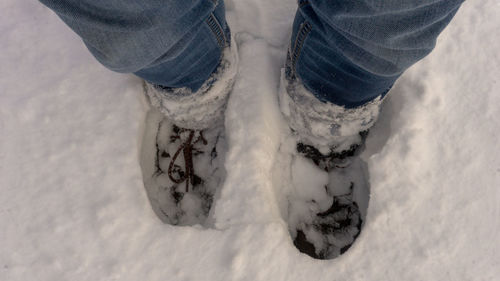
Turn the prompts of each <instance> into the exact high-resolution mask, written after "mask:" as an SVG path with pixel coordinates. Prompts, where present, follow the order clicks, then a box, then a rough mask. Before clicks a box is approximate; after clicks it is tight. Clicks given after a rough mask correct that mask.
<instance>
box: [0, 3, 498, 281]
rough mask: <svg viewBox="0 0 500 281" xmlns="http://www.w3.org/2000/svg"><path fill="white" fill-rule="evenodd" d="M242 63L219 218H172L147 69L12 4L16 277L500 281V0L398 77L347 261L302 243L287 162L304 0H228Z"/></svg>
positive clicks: (3, 35) (38, 11) (6, 133)
mask: <svg viewBox="0 0 500 281" xmlns="http://www.w3.org/2000/svg"><path fill="white" fill-rule="evenodd" d="M227 8H228V21H229V22H230V24H231V27H232V29H233V31H234V32H236V33H237V34H238V35H237V37H236V40H237V42H238V45H239V54H240V70H239V71H240V72H239V75H238V77H237V80H236V84H235V86H234V90H233V93H232V96H231V98H230V101H229V107H228V110H227V114H226V127H227V134H228V144H229V150H228V152H227V156H226V164H225V166H226V169H227V178H226V182H225V184H224V186H223V187H222V190H221V193H220V196H219V198H217V200H216V202H215V206H214V208H215V209H214V212H213V219H214V221H215V222H214V224H213V227H212V228H203V227H201V226H195V227H174V226H170V225H164V224H162V223H160V221H159V220H158V219H157V218H156V216H155V215H154V213H153V211H152V210H151V207H150V205H149V202H148V200H147V197H146V194H145V191H144V188H143V185H142V178H141V172H140V167H139V160H138V159H139V147H140V139H141V134H142V129H143V121H144V117H145V112H146V111H145V108H144V107H143V105H142V87H141V81H140V80H139V79H137V78H135V77H133V76H131V75H123V74H116V73H113V72H110V71H108V70H106V69H105V68H104V67H102V66H101V65H99V64H98V63H97V62H96V61H95V60H94V59H93V58H92V57H91V55H90V54H89V53H88V52H87V50H86V49H85V47H84V45H83V44H82V43H81V42H80V40H79V38H78V37H77V36H76V35H75V34H73V33H72V32H71V31H70V30H69V29H68V28H67V27H66V26H65V25H63V23H62V22H61V21H60V20H59V19H58V18H57V17H56V16H55V15H54V14H53V13H52V12H51V11H50V10H48V9H47V8H45V7H43V6H42V5H41V4H39V3H37V2H35V1H30V2H28V1H15V0H3V1H1V3H0V10H1V11H2V17H1V19H0V131H1V137H0V194H1V195H0V280H2V281H3V280H5V281H11V280H12V281H14V280H16V281H17V280H23V281H28V280H29V281H31V280H37V281H54V280H72V281H77V280H82V281H83V280H135V281H136V280H287V281H288V280H290V281H294V280H499V279H498V278H500V277H499V276H500V238H499V237H500V231H499V230H500V207H499V204H500V189H499V188H500V160H499V158H500V145H499V143H500V121H499V119H498V116H500V95H499V92H500V91H499V87H500V37H499V36H498V32H499V30H500V20H499V17H498V16H499V15H500V4H499V3H498V1H497V0H482V1H467V2H466V3H465V4H464V5H463V7H462V8H461V10H460V11H459V12H458V14H457V16H456V17H455V19H454V20H453V21H452V23H451V24H450V26H449V27H448V29H447V30H446V31H445V32H444V33H443V34H442V35H441V36H440V38H439V40H438V45H437V48H436V49H435V51H434V52H433V53H432V54H431V55H430V56H429V57H427V58H426V59H425V60H423V61H422V62H420V63H418V64H417V65H415V66H414V67H412V68H411V69H410V70H409V71H407V72H406V73H405V75H404V76H403V77H402V78H401V79H400V80H399V81H398V83H397V84H396V86H395V87H394V89H393V90H392V91H391V94H390V97H389V98H388V99H387V100H386V102H385V105H384V107H383V110H382V113H381V117H380V120H379V122H378V123H377V124H376V126H375V128H374V129H373V130H372V132H371V134H370V136H369V138H368V140H367V150H366V151H365V152H364V154H363V158H364V159H365V160H366V162H367V163H368V166H369V174H370V182H371V199H370V204H369V207H368V215H367V218H366V223H365V227H364V229H363V232H362V233H361V236H360V237H359V238H358V241H357V242H356V243H355V244H354V246H353V247H352V248H351V249H350V250H349V251H348V252H347V253H346V254H345V255H343V256H341V257H340V258H337V259H335V260H330V261H319V260H313V259H311V258H310V257H309V256H306V255H304V254H301V253H299V252H298V251H297V250H296V249H295V247H294V246H293V243H292V241H291V239H290V236H289V233H288V229H287V224H286V221H285V220H284V219H283V216H282V212H281V209H282V208H283V204H284V203H283V201H284V198H281V196H280V194H281V193H280V192H279V189H278V188H277V187H276V186H275V181H274V180H273V175H272V171H273V165H274V163H275V162H276V159H275V158H276V156H278V154H277V151H278V146H279V144H280V140H281V137H282V134H283V132H284V131H285V128H286V125H285V124H284V122H283V120H282V117H281V115H280V113H279V110H278V103H277V93H278V87H279V76H280V68H281V66H282V65H283V62H284V56H285V48H286V45H287V40H288V37H289V32H290V29H291V28H290V26H291V22H292V19H293V14H294V12H295V1H294V0H286V1H285V0H252V1H250V0H232V1H227Z"/></svg>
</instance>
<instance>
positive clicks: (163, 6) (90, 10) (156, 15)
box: [40, 0, 230, 92]
mask: <svg viewBox="0 0 500 281" xmlns="http://www.w3.org/2000/svg"><path fill="white" fill-rule="evenodd" d="M40 1H41V2H42V3H43V4H45V5H46V6H48V7H49V8H51V9H52V10H54V11H55V12H56V13H57V15H58V16H59V17H60V18H61V19H62V20H63V21H64V22H65V23H66V24H67V25H68V26H69V27H71V29H73V30H74V31H75V32H76V33H77V34H78V35H79V36H80V37H81V38H82V39H83V41H84V42H85V44H86V46H87V47H88V49H89V50H90V52H91V53H92V54H93V55H94V56H95V58H96V59H97V60H98V61H99V62H101V63H102V64H103V65H104V66H106V67H107V68H109V69H111V70H113V71H117V72H123V73H135V74H136V75H137V76H139V77H142V78H143V79H145V80H146V81H148V82H150V83H153V84H158V85H162V86H164V87H169V88H181V87H188V88H190V89H191V90H192V92H195V91H197V90H198V89H199V88H200V87H201V85H202V84H203V83H204V82H205V81H206V80H207V79H208V78H209V76H210V75H211V74H212V73H213V72H214V71H215V69H216V68H217V66H218V65H219V63H220V60H221V56H222V53H223V50H224V48H225V47H227V46H229V44H230V32H229V28H228V26H227V24H226V20H225V10H224V3H223V1H216V0H212V1H209V0H144V1H130V0H108V1H97V0H64V1H63V0H40Z"/></svg>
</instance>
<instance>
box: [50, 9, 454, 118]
mask: <svg viewBox="0 0 500 281" xmlns="http://www.w3.org/2000/svg"><path fill="white" fill-rule="evenodd" d="M40 1H41V2H42V3H44V4H45V5H47V6H48V7H49V8H51V9H52V10H54V11H55V12H56V13H57V14H58V15H59V17H60V18H61V19H62V20H63V21H64V22H65V23H66V24H68V25H69V26H70V27H71V28H72V29H73V30H74V31H75V32H76V33H77V34H78V35H80V36H81V38H82V39H83V41H84V42H85V44H86V45H87V47H88V49H89V50H90V52H91V53H92V54H93V55H94V56H95V57H96V59H97V60H98V61H100V62H101V63H102V64H103V65H104V66H106V67H107V68H109V69H111V70H114V71H118V72H129V73H134V74H136V75H137V76H139V77H142V78H144V79H145V80H147V81H149V82H151V83H154V84H159V85H162V86H165V87H169V88H178V87H188V88H190V89H191V90H192V91H193V92H194V91H196V90H197V89H199V87H200V86H201V85H202V84H203V82H204V81H205V80H206V79H207V78H208V77H210V75H211V74H212V73H213V72H214V70H215V69H216V68H217V66H218V64H219V62H220V59H221V55H222V50H223V49H224V48H225V47H227V46H228V45H229V42H230V40H229V37H230V32H229V27H228V25H227V23H226V20H225V15H224V3H223V0H219V1H217V0H143V1H131V0H107V1H97V0H40ZM462 2H463V0H421V1H413V0H379V1H375V0H358V1H352V0H331V1H324V0H299V1H298V5H299V7H298V11H297V13H296V16H295V21H294V24H293V34H292V38H291V43H290V49H289V54H288V58H287V67H286V73H287V77H288V78H289V79H296V78H299V79H300V81H301V82H302V83H303V84H304V86H305V88H306V89H308V90H309V91H311V92H312V93H313V94H314V95H315V96H316V97H317V98H318V99H319V100H321V101H328V102H331V103H334V104H336V105H340V106H345V107H347V108H353V107H357V106H359V105H362V104H365V103H367V102H369V101H371V100H373V99H374V98H376V97H378V96H381V95H385V94H386V93H387V91H388V90H389V89H390V88H391V86H392V85H393V84H394V82H395V81H396V79H397V78H398V77H399V76H400V75H401V74H402V73H403V72H404V71H405V70H406V69H407V68H408V67H410V66H411V65H412V64H414V63H416V62H417V61H418V60H420V59H422V58H423V57H425V56H426V55H427V54H428V53H429V52H430V51H431V50H432V49H433V47H434V44H435V41H436V38H437V36H438V35H439V33H440V32H441V31H442V30H443V29H444V28H445V27H446V25H447V24H448V23H449V22H450V20H451V19H452V18H453V16H454V14H455V13H456V11H457V10H458V8H459V6H460V4H461V3H462Z"/></svg>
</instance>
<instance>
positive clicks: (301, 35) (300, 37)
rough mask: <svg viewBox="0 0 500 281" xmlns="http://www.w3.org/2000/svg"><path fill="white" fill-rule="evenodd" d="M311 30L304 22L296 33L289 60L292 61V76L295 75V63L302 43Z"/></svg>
mask: <svg viewBox="0 0 500 281" xmlns="http://www.w3.org/2000/svg"><path fill="white" fill-rule="evenodd" d="M311 30H312V25H311V24H310V23H309V22H307V21H304V22H303V23H302V24H301V25H300V27H299V31H298V32H297V37H296V38H295V43H294V46H293V52H292V56H291V58H290V59H291V61H292V73H293V75H294V76H295V74H296V66H297V61H298V59H299V57H300V53H301V51H302V47H303V46H304V41H305V39H306V37H307V35H309V33H310V32H311Z"/></svg>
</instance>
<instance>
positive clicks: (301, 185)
mask: <svg viewBox="0 0 500 281" xmlns="http://www.w3.org/2000/svg"><path fill="white" fill-rule="evenodd" d="M279 98H280V106H281V111H282V113H283V114H284V116H285V118H286V120H287V121H288V124H289V126H290V128H291V131H292V133H291V135H290V138H291V139H292V141H291V142H290V141H289V142H290V143H293V144H290V145H289V148H288V153H289V154H291V157H290V159H291V160H290V162H291V163H290V166H291V167H290V175H291V176H290V177H291V179H290V182H289V185H291V187H289V188H288V189H289V193H288V194H287V198H288V207H287V210H288V214H287V216H288V217H287V220H288V224H289V231H290V234H291V236H292V238H293V241H294V244H295V246H296V247H297V248H298V249H299V250H300V251H301V252H303V253H306V254H308V255H309V256H311V257H313V258H318V259H332V258H335V257H337V256H339V255H341V254H343V253H344V252H345V251H346V250H347V249H349V247H350V246H351V245H352V244H353V243H354V241H355V239H356V238H357V237H358V235H359V234H360V231H361V227H362V224H363V220H364V217H365V216H366V209H367V207H368V198H369V183H368V175H367V168H366V164H365V163H364V161H362V159H361V158H360V157H359V154H360V153H361V152H362V151H363V149H364V140H365V138H366V136H367V134H368V129H369V128H370V127H371V126H372V125H373V124H374V122H375V121H376V119H377V117H378V113H379V108H380V104H381V100H380V99H377V100H375V101H372V102H370V103H368V104H366V105H364V106H361V107H358V108H354V109H346V108H344V107H341V106H337V105H334V104H331V103H328V102H322V101H320V100H318V99H317V98H316V97H315V96H314V95H313V94H312V93H311V92H309V91H308V90H306V89H305V88H304V86H303V85H302V83H301V82H300V80H299V79H298V78H295V79H289V78H287V77H286V75H285V72H284V71H283V72H282V80H281V89H280V95H279ZM285 147H286V146H285V145H284V146H283V148H282V149H283V150H286V149H287V148H285Z"/></svg>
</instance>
